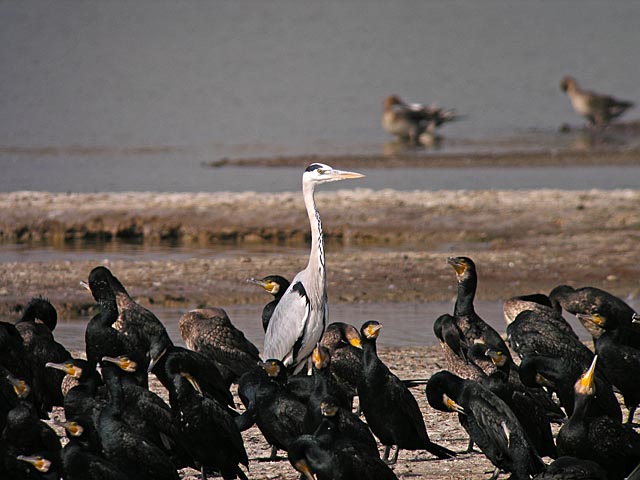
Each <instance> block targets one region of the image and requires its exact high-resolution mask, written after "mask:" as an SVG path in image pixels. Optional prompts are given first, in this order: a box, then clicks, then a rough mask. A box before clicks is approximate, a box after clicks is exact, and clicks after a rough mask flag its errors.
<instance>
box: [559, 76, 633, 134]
mask: <svg viewBox="0 0 640 480" xmlns="http://www.w3.org/2000/svg"><path fill="white" fill-rule="evenodd" d="M560 89H561V90H562V91H563V92H565V93H566V94H567V95H568V96H569V100H571V105H572V106H573V109H574V110H575V111H576V112H577V113H579V114H580V115H582V116H583V117H585V118H586V119H587V120H588V121H589V124H590V125H592V126H594V127H605V126H606V125H608V124H609V122H610V121H611V120H614V119H615V118H617V117H619V116H620V115H622V114H623V113H624V112H626V111H627V110H628V109H630V108H631V107H633V105H634V104H633V102H629V101H626V100H618V99H617V98H614V97H611V96H609V95H602V94H600V93H595V92H591V91H589V90H583V89H582V88H580V85H578V82H577V81H576V79H575V78H573V77H570V76H566V77H564V78H563V79H562V81H561V82H560Z"/></svg>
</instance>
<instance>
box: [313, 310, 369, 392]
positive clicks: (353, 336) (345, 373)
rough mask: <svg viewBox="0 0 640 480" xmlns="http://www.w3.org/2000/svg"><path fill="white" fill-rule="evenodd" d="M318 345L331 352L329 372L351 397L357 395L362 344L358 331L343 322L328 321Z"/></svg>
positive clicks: (360, 370)
mask: <svg viewBox="0 0 640 480" xmlns="http://www.w3.org/2000/svg"><path fill="white" fill-rule="evenodd" d="M320 345H322V346H323V347H326V348H327V349H329V353H330V354H331V373H332V375H333V377H334V378H335V379H336V381H337V382H338V385H340V386H341V387H342V388H343V389H344V390H345V391H346V392H348V394H349V395H350V396H351V397H354V396H355V395H357V389H358V381H359V379H360V377H361V376H362V345H361V343H360V332H358V329H357V328H356V327H354V326H353V325H350V324H348V323H343V322H333V323H330V324H329V325H328V326H327V328H326V329H325V331H324V333H323V334H322V338H321V339H320Z"/></svg>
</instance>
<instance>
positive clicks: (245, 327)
mask: <svg viewBox="0 0 640 480" xmlns="http://www.w3.org/2000/svg"><path fill="white" fill-rule="evenodd" d="M625 301H627V303H629V305H630V306H631V307H633V308H635V309H636V310H637V309H639V308H640V301H638V299H637V298H636V299H625ZM262 307H263V305H229V306H224V309H225V310H226V311H227V313H228V314H229V318H230V319H231V321H232V322H233V324H234V325H235V326H236V327H238V328H239V329H240V330H242V331H243V332H244V334H245V336H246V337H247V338H248V339H249V340H250V341H252V342H253V343H254V344H255V345H256V346H257V347H258V348H259V349H260V350H262V345H263V340H264V332H263V331H262V324H261V321H260V314H261V312H262ZM475 307H476V311H477V313H478V314H479V315H480V316H481V317H482V318H483V319H484V320H485V321H487V322H488V323H489V324H490V325H491V326H492V327H493V328H495V329H496V331H498V332H499V333H501V334H504V332H505V331H506V323H505V321H504V317H503V314H502V302H497V301H494V302H490V301H476V302H475ZM188 310H189V309H188V308H184V309H177V308H158V309H154V310H153V311H154V313H155V314H156V315H157V317H158V318H159V319H160V320H161V321H162V323H163V324H164V325H165V327H166V328H167V332H168V333H169V336H170V337H171V339H172V340H173V341H174V343H176V344H177V345H183V346H184V342H183V340H182V338H181V337H180V332H179V329H178V320H179V319H180V316H181V315H182V314H184V313H186V312H187V311H188ZM452 311H453V302H431V303H391V304H390V303H362V304H341V303H337V304H333V303H331V304H330V311H329V322H337V321H342V322H347V323H351V324H352V325H356V326H360V325H361V324H362V323H364V322H366V321H367V320H377V321H379V322H380V323H382V325H383V329H382V333H381V334H380V338H379V341H378V344H379V345H380V347H381V348H396V347H419V346H429V345H436V344H437V339H436V338H435V336H434V334H433V322H434V321H435V319H436V318H438V317H439V316H440V315H442V314H444V313H452ZM565 318H566V319H567V321H568V322H569V323H570V324H571V326H572V327H573V329H574V331H575V332H576V333H577V334H578V336H579V337H580V339H581V340H588V339H589V338H590V336H589V334H588V333H587V331H586V330H585V329H584V327H582V325H581V324H580V322H578V320H576V318H575V317H574V316H573V315H571V314H565ZM88 321H89V318H81V319H78V320H75V319H74V320H72V321H66V322H65V321H59V323H58V326H57V328H56V339H57V340H58V341H59V342H60V343H62V344H63V345H65V346H66V347H67V349H70V350H84V330H85V328H86V325H87V322H88Z"/></svg>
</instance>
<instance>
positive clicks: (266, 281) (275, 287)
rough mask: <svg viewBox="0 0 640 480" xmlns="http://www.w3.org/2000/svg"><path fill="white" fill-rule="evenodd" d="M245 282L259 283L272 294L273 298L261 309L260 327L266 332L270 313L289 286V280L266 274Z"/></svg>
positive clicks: (271, 313)
mask: <svg viewBox="0 0 640 480" xmlns="http://www.w3.org/2000/svg"><path fill="white" fill-rule="evenodd" d="M247 282H250V283H254V284H256V285H259V286H261V287H262V288H264V289H265V290H266V291H267V292H269V293H270V294H271V295H273V300H272V301H270V302H269V303H267V304H266V305H265V306H264V308H263V309H262V328H263V329H264V331H265V332H266V331H267V327H268V326H269V321H270V320H271V315H273V311H274V310H275V309H276V305H277V304H278V302H279V301H280V299H281V298H282V295H284V292H286V290H287V288H289V285H290V283H291V282H289V280H287V279H286V278H284V277H281V276H280V275H268V276H266V277H264V278H262V279H260V280H258V279H255V278H249V279H247Z"/></svg>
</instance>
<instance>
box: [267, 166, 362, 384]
mask: <svg viewBox="0 0 640 480" xmlns="http://www.w3.org/2000/svg"><path fill="white" fill-rule="evenodd" d="M363 176H364V175H362V174H360V173H355V172H346V171H341V170H336V169H334V168H332V167H330V166H329V165H324V164H322V163H313V164H311V165H309V166H308V167H307V168H306V170H305V171H304V173H303V174H302V194H303V197H304V204H305V207H306V210H307V216H308V217H309V224H310V227H311V252H310V254H309V263H308V264H307V266H306V268H305V269H304V270H302V271H301V272H299V273H298V274H296V276H295V277H294V278H293V280H292V282H291V284H290V285H289V288H287V290H286V291H285V293H284V295H283V296H282V298H281V299H280V301H279V302H278V304H277V305H276V308H275V310H274V311H273V315H272V316H271V321H270V322H269V326H268V327H267V331H266V333H265V337H264V352H263V353H264V357H265V358H277V359H279V360H282V361H283V362H284V364H285V365H286V366H287V368H290V369H291V370H292V371H293V373H294V374H295V373H299V372H301V371H303V370H305V369H306V368H307V360H308V358H309V356H310V355H311V352H313V349H314V348H315V346H316V344H317V343H318V342H319V341H320V338H321V337H322V334H323V332H324V329H325V327H326V325H327V314H328V311H327V281H326V273H325V258H324V241H323V237H322V223H321V221H320V214H319V213H318V210H316V205H315V199H314V191H315V188H316V185H319V184H321V183H326V182H334V181H337V180H345V179H348V178H360V177H363Z"/></svg>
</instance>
